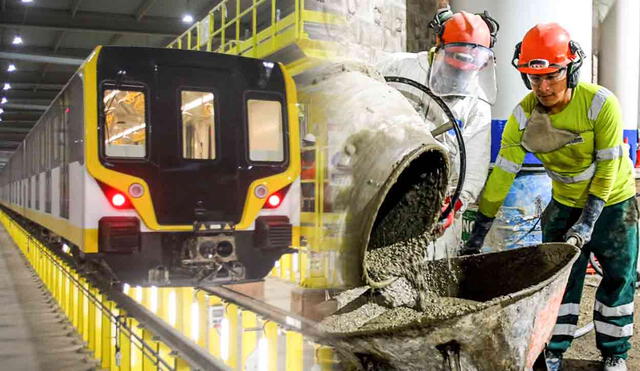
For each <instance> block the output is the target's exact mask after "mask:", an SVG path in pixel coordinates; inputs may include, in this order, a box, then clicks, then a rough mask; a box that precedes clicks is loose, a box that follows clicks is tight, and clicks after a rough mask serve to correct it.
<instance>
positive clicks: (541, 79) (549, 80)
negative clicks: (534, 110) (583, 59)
mask: <svg viewBox="0 0 640 371" xmlns="http://www.w3.org/2000/svg"><path fill="white" fill-rule="evenodd" d="M527 79H529V82H530V83H531V89H532V90H533V93H534V94H535V95H536V98H538V102H540V104H542V105H543V106H545V107H547V108H549V109H553V108H554V107H556V108H557V107H558V106H563V105H564V104H566V103H567V96H568V88H567V69H566V68H562V69H560V70H558V71H555V72H552V73H547V74H544V75H533V74H527Z"/></svg>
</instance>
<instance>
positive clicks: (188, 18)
mask: <svg viewBox="0 0 640 371" xmlns="http://www.w3.org/2000/svg"><path fill="white" fill-rule="evenodd" d="M182 22H183V23H193V17H192V16H191V14H185V15H183V16H182Z"/></svg>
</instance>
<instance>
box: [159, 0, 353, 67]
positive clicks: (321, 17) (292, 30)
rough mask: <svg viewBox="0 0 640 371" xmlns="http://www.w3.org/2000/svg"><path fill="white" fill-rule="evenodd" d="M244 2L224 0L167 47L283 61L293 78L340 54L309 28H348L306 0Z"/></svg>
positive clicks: (333, 46) (334, 47) (341, 19)
mask: <svg viewBox="0 0 640 371" xmlns="http://www.w3.org/2000/svg"><path fill="white" fill-rule="evenodd" d="M243 4H247V1H241V0H223V1H222V2H220V3H219V4H218V5H216V6H215V7H214V8H213V9H212V10H210V11H209V13H208V14H207V15H206V16H205V17H204V18H203V19H201V20H200V21H198V22H196V23H195V24H193V25H192V26H191V27H190V28H189V29H188V30H186V31H185V32H184V33H183V34H182V35H180V36H178V38H176V39H175V40H174V41H172V42H171V43H169V44H168V45H167V47H168V48H176V49H188V50H200V51H209V52H217V53H224V54H233V55H240V56H246V57H253V58H268V59H272V60H275V61H276V62H282V63H284V64H285V65H286V67H287V69H288V70H289V72H290V73H291V74H292V75H296V74H298V73H300V72H303V71H305V70H306V69H308V68H310V67H312V66H315V65H317V64H318V63H320V62H321V61H323V60H327V59H328V58H330V57H332V56H334V55H335V54H336V53H337V50H338V48H337V47H336V45H334V44H333V43H332V42H331V41H327V40H322V39H319V40H312V39H311V38H310V35H309V33H307V32H306V31H305V25H306V24H314V25H316V26H317V25H322V24H324V25H336V24H345V20H344V17H341V16H338V15H334V14H330V13H325V12H322V11H316V10H307V9H305V4H304V0H251V2H250V3H249V4H248V5H244V7H243ZM323 39H324V38H323ZM291 46H295V47H296V48H297V49H298V50H297V51H296V52H294V53H291V54H290V55H288V56H284V55H283V56H282V57H280V56H277V55H276V53H277V52H280V51H282V50H284V49H285V48H288V47H291ZM280 58H283V59H280Z"/></svg>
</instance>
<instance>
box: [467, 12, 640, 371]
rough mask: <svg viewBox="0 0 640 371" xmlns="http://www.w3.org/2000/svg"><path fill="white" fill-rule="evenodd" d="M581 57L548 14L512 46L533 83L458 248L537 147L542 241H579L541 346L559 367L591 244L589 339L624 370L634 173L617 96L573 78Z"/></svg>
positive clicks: (629, 328) (477, 244)
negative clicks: (595, 267)
mask: <svg viewBox="0 0 640 371" xmlns="http://www.w3.org/2000/svg"><path fill="white" fill-rule="evenodd" d="M584 58H585V55H584V53H583V52H582V50H581V49H580V46H579V45H578V44H577V43H576V42H574V41H572V40H571V39H570V37H569V34H568V33H567V31H566V30H564V29H563V28H562V27H560V26H559V25H557V24H555V23H550V24H539V25H536V26H535V27H533V28H532V29H531V30H529V31H528V32H527V34H526V35H525V37H524V39H523V40H522V42H521V43H519V44H518V45H517V46H516V51H515V54H514V59H513V62H512V64H513V65H514V67H516V68H517V69H518V71H520V73H521V75H522V78H523V80H524V83H525V85H526V86H527V87H528V88H529V89H532V90H533V91H532V92H531V93H530V94H528V95H527V96H526V97H525V98H524V99H523V100H522V101H521V102H520V103H519V104H518V105H517V106H516V108H515V109H514V111H513V114H512V115H511V116H510V117H509V120H508V122H507V124H506V127H505V129H504V133H503V135H502V143H501V147H500V153H499V155H498V157H497V159H496V161H495V167H494V168H493V171H492V173H491V175H490V177H489V179H488V181H487V184H486V186H485V189H484V191H483V194H482V196H481V199H480V206H479V213H478V215H477V218H476V223H475V226H474V229H473V231H472V234H471V236H470V239H469V241H468V242H467V244H466V245H465V247H464V249H463V250H464V251H463V253H465V254H473V253H478V252H480V248H481V247H482V244H483V242H484V237H485V235H486V234H487V232H488V230H489V228H490V226H491V223H492V221H493V219H494V217H495V215H496V213H497V212H498V209H499V208H500V206H501V205H502V202H503V201H504V199H505V197H506V196H507V193H508V192H509V188H510V187H511V183H512V182H513V180H514V178H515V176H516V174H517V173H518V171H519V170H520V166H521V164H522V162H523V160H524V157H525V154H526V153H527V152H531V153H534V154H535V156H536V157H537V158H538V159H540V161H542V163H543V165H544V167H545V169H546V171H547V173H548V174H549V177H550V178H551V179H552V194H553V197H552V200H551V202H550V203H549V205H548V206H547V208H546V209H545V211H544V213H543V215H542V239H543V241H544V242H562V241H565V240H568V239H569V238H570V237H573V238H574V241H577V244H578V245H579V247H581V248H582V253H581V255H580V257H579V258H578V260H577V261H576V262H575V264H574V265H573V267H572V270H571V274H570V276H569V282H568V283H567V288H566V292H565V294H564V297H563V301H562V305H561V307H560V312H559V313H558V319H557V322H556V326H555V328H554V330H553V336H552V338H551V340H550V343H549V344H548V346H547V351H546V362H547V367H548V369H549V370H559V369H561V364H562V354H563V353H564V352H565V351H566V350H567V348H568V347H569V345H570V344H571V341H572V340H573V336H574V333H575V331H576V329H577V327H576V325H577V323H578V315H579V314H580V308H579V305H580V298H581V295H582V287H583V284H584V276H585V271H586V267H587V262H588V259H589V254H590V253H591V252H593V253H594V255H595V256H596V257H597V258H598V261H599V262H600V264H601V265H602V268H603V271H604V276H603V279H602V282H601V284H600V286H599V288H598V291H597V293H596V302H595V308H594V324H595V329H596V343H597V344H596V345H597V347H598V349H599V350H600V352H601V353H602V356H603V362H604V370H607V371H614V370H615V371H622V370H626V369H627V368H626V365H625V359H626V358H627V351H628V350H629V348H630V347H631V345H630V343H629V339H630V337H631V336H632V334H633V309H634V308H633V296H634V283H635V280H636V261H637V257H638V227H637V220H638V208H637V205H636V202H635V197H634V196H635V182H634V176H633V173H632V168H633V167H632V164H631V160H630V159H629V158H628V156H627V153H628V150H627V147H626V146H625V145H624V144H623V139H622V130H623V125H622V117H621V113H620V107H619V104H618V100H617V99H616V97H615V96H614V95H613V94H612V93H611V92H610V91H608V90H607V89H605V88H604V87H601V86H598V85H595V84H589V83H584V82H578V72H579V68H580V66H581V64H582V61H583V59H584Z"/></svg>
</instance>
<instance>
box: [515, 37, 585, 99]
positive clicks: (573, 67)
mask: <svg viewBox="0 0 640 371" xmlns="http://www.w3.org/2000/svg"><path fill="white" fill-rule="evenodd" d="M569 51H570V52H571V54H573V55H575V56H576V57H577V59H576V60H575V61H572V62H571V63H569V64H568V65H567V87H569V88H571V89H573V88H575V87H576V86H578V77H580V67H582V63H583V62H584V59H585V58H586V55H585V54H584V51H583V50H582V48H581V47H580V44H578V43H577V42H575V41H573V40H571V41H569ZM525 77H526V76H525Z"/></svg>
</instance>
